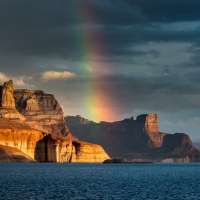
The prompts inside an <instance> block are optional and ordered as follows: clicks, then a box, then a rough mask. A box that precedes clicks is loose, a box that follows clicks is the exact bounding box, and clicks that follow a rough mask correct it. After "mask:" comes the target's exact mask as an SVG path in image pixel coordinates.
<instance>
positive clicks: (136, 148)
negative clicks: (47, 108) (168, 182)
mask: <svg viewBox="0 0 200 200" xmlns="http://www.w3.org/2000/svg"><path fill="white" fill-rule="evenodd" d="M76 118H79V119H80V116H76V117H71V116H67V117H66V118H65V121H66V123H67V124H68V127H69V128H70V130H71V132H72V133H73V134H74V135H75V136H76V137H78V138H80V139H81V140H87V141H89V142H92V143H96V142H97V141H98V143H99V144H100V145H102V146H103V148H104V149H105V150H106V152H108V153H109V155H110V156H111V157H113V158H115V157H121V158H126V159H127V160H130V161H140V162H141V161H163V162H169V161H174V162H199V161H200V151H198V150H197V149H195V147H194V146H193V144H192V142H191V140H190V138H189V136H188V135H186V134H182V133H181V134H180V133H176V134H167V133H162V132H160V129H159V123H158V116H157V115H156V114H145V115H140V116H138V117H137V118H136V120H134V118H133V117H131V118H130V119H124V120H122V121H118V122H113V123H106V122H101V123H94V122H91V123H82V122H81V121H80V120H78V119H76ZM77 121H78V123H77ZM82 121H83V120H82Z"/></svg>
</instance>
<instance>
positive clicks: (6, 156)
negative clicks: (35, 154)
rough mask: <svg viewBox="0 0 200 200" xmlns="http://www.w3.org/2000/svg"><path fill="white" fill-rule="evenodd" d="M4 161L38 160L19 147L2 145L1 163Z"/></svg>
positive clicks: (0, 148)
mask: <svg viewBox="0 0 200 200" xmlns="http://www.w3.org/2000/svg"><path fill="white" fill-rule="evenodd" d="M2 162H6V163H9V162H17V163H21V162H22V163H24V162H37V161H36V160H34V159H33V158H31V157H30V156H28V155H26V154H25V153H23V152H22V151H20V150H19V149H17V148H13V147H9V146H4V145H0V163H2Z"/></svg>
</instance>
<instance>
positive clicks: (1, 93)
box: [0, 80, 15, 109]
mask: <svg viewBox="0 0 200 200" xmlns="http://www.w3.org/2000/svg"><path fill="white" fill-rule="evenodd" d="M0 107H2V108H13V109H15V100H14V97H13V81H12V80H10V81H7V82H5V83H4V84H3V86H0Z"/></svg>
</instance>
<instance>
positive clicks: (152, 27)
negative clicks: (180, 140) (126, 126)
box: [0, 0, 200, 139]
mask: <svg viewBox="0 0 200 200" xmlns="http://www.w3.org/2000/svg"><path fill="white" fill-rule="evenodd" d="M199 10H200V1H197V0H190V1H188V0H167V1H160V0H84V1H83V0H54V1H52V0H42V1H41V0H29V1H27V0H18V1H16V0H1V1H0V82H1V83H3V82H4V81H6V80H8V79H11V78H12V79H13V80H14V84H15V88H29V89H42V90H44V91H45V92H46V93H51V94H54V95H55V97H56V99H57V100H58V101H59V103H60V104H61V106H62V108H63V111H64V113H65V115H77V114H80V115H82V116H83V117H85V118H90V116H91V115H90V114H88V112H87V111H88V105H89V104H90V105H91V108H90V110H91V109H93V108H94V110H95V109H96V110H98V111H100V110H102V112H103V113H104V114H102V115H100V116H102V118H98V119H99V120H109V119H110V120H112V121H113V120H121V119H123V118H128V117H131V116H132V115H133V116H135V117H136V116H137V115H139V114H143V113H157V114H158V115H159V121H160V126H161V130H162V131H163V132H168V133H175V132H184V133H187V134H189V135H190V136H191V138H192V139H198V138H200V12H199ZM95 96H96V98H97V97H98V98H99V101H96V100H94V99H95ZM86 101H87V103H86ZM90 101H93V102H90ZM97 115H99V114H98V113H97ZM105 116H106V117H105ZM109 116H112V117H109ZM103 117H104V118H103ZM91 120H94V119H91Z"/></svg>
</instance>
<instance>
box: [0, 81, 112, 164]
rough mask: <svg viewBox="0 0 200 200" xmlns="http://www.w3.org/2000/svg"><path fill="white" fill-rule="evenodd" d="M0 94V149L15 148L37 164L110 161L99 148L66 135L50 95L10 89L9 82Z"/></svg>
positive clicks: (53, 99) (62, 118) (66, 132)
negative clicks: (0, 146)
mask: <svg viewBox="0 0 200 200" xmlns="http://www.w3.org/2000/svg"><path fill="white" fill-rule="evenodd" d="M0 92H1V96H0V103H1V104H0V145H2V148H3V147H5V148H6V147H12V148H13V149H18V150H20V151H22V152H23V153H25V154H26V155H27V156H30V157H31V158H32V159H35V160H36V161H39V162H103V161H104V160H105V159H108V158H109V156H108V154H107V153H106V152H105V151H104V150H103V148H102V147H101V146H100V145H96V144H90V143H86V142H83V141H80V140H78V139H77V138H76V137H74V136H73V135H72V134H71V133H70V132H69V129H68V127H67V126H66V123H65V121H64V117H63V112H62V109H61V107H60V105H59V103H58V102H57V100H56V99H55V97H54V96H53V95H51V94H45V93H44V92H43V91H41V90H27V89H20V90H13V82H12V80H11V81H8V82H6V83H4V85H3V86H0ZM77 144H78V145H77ZM5 152H6V151H5ZM4 157H5V156H4ZM11 160H12V159H11Z"/></svg>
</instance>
